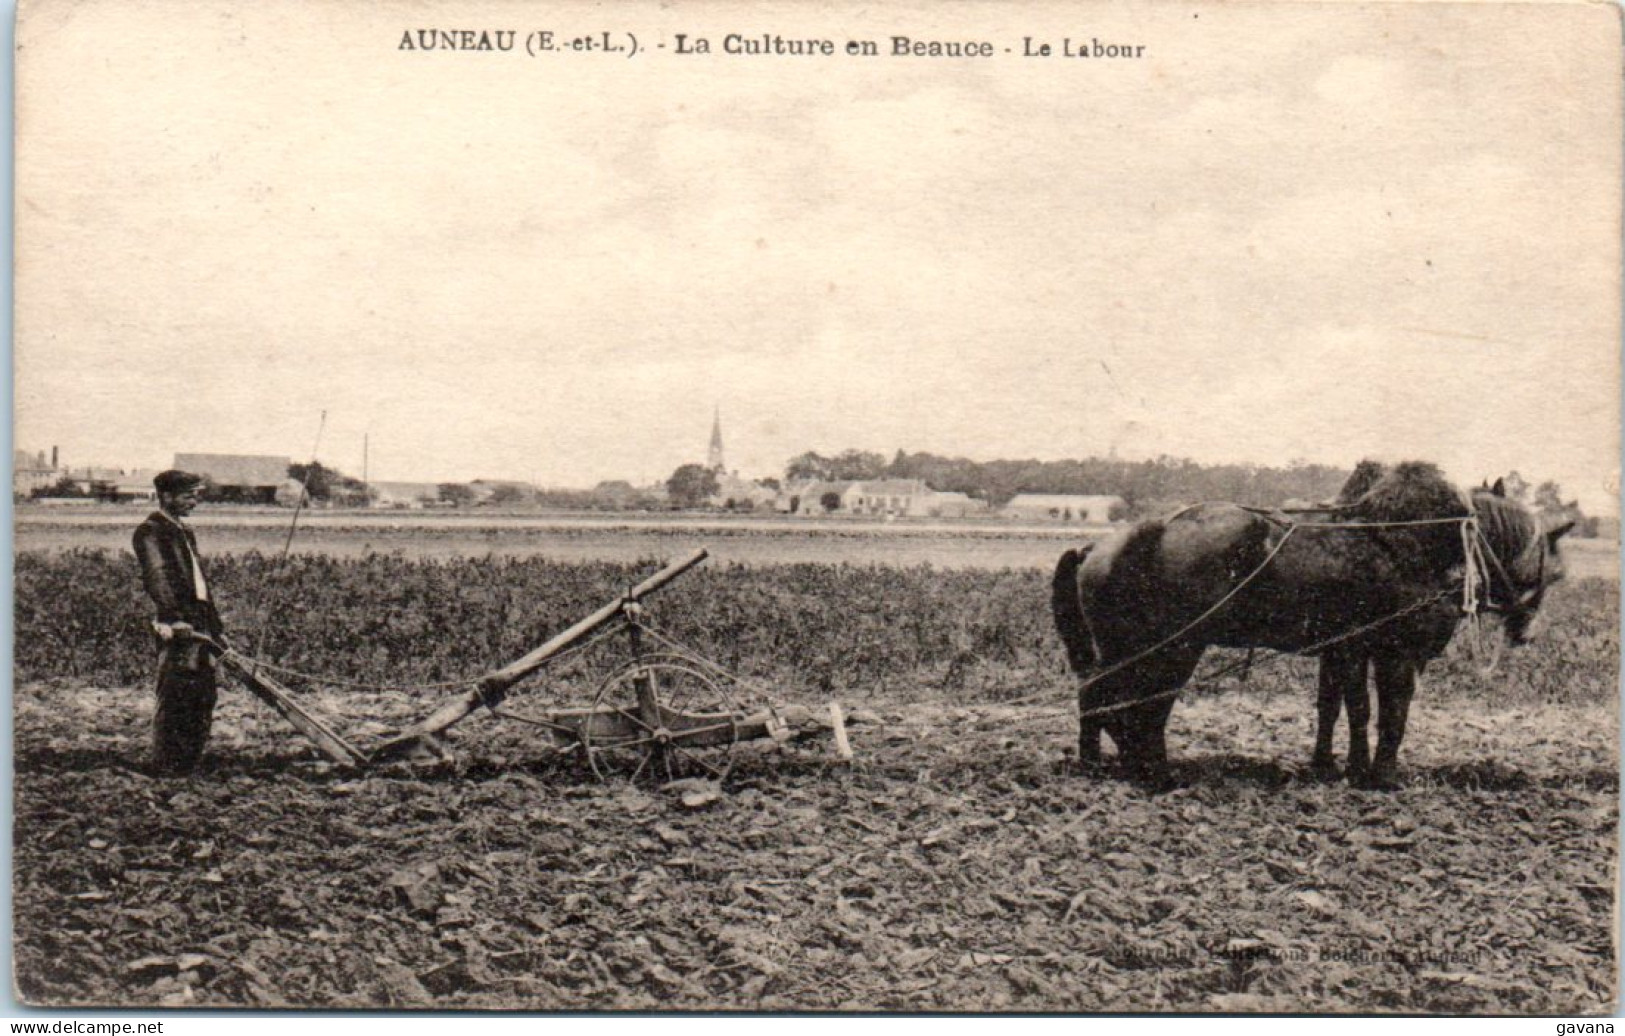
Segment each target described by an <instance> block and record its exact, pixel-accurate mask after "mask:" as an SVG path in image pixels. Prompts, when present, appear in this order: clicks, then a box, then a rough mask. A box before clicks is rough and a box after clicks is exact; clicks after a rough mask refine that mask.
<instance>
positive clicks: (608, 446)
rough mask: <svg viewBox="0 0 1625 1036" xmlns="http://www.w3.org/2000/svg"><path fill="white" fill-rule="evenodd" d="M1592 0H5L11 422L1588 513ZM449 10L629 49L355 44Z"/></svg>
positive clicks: (434, 457)
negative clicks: (803, 48) (8, 24)
mask: <svg viewBox="0 0 1625 1036" xmlns="http://www.w3.org/2000/svg"><path fill="white" fill-rule="evenodd" d="M1619 18H1620V16H1619V12H1618V11H1617V10H1616V9H1614V8H1612V7H1610V6H1607V5H1579V4H1575V5H1558V4H1532V5H1498V4H1482V5H1453V4H1419V3H1388V4H1381V3H1379V4H1369V5H1350V4H1341V3H1295V4H1247V3H1230V4H1225V5H1223V6H1210V5H1203V4H1181V3H1172V2H1169V3H1154V4H1136V3H1113V4H1099V5H1089V4H1070V3H1069V4H1064V5H1063V4H1054V5H1046V4H1038V3H1000V4H992V3H988V4H977V3H966V4H958V5H941V4H936V5H931V6H929V7H927V6H913V5H910V4H907V3H898V4H891V5H885V6H880V5H858V4H852V5H846V6H843V5H841V4H840V3H819V4H816V5H814V4H810V3H801V4H777V5H775V4H751V5H749V6H745V5H738V4H727V5H725V4H713V5H709V6H707V5H703V4H694V5H657V4H640V3H637V2H631V3H626V4H621V5H616V6H615V7H613V8H603V7H599V6H595V5H590V4H575V5H572V4H550V5H521V4H487V5H480V4H477V3H476V4H460V5H457V6H456V7H450V6H436V5H433V4H420V3H412V4H404V3H397V4H390V3H380V4H370V5H341V4H327V3H305V4H292V3H288V2H286V0H266V2H263V3H261V4H258V5H254V6H248V5H240V4H235V3H233V4H222V3H216V2H214V0H199V2H191V3H180V2H178V0H168V2H166V0H159V2H156V3H151V4H146V5H132V4H127V3H117V2H114V0H86V2H80V3H73V4H70V3H66V2H60V0H56V2H53V0H45V2H42V3H37V4H34V5H32V9H31V10H28V11H25V13H24V17H23V20H22V21H21V23H20V25H19V29H18V41H19V44H20V47H21V49H20V51H19V54H18V88H17V94H18V104H17V159H18V173H17V269H16V300H17V301H16V332H15V341H16V360H15V363H16V373H15V385H16V389H15V407H16V410H15V414H14V441H15V443H16V444H17V445H18V446H19V447H20V448H27V449H48V448H50V447H52V446H56V447H59V449H60V450H61V452H62V455H63V457H64V459H65V460H67V461H68V462H69V463H75V464H80V463H96V464H111V465H118V466H125V467H130V466H142V467H161V466H165V465H167V464H168V463H169V461H170V458H171V457H172V455H173V454H174V453H176V452H240V453H273V454H285V455H288V456H290V457H291V458H293V459H294V460H303V459H306V458H308V457H309V456H310V455H311V454H312V451H313V449H314V450H315V452H316V454H317V456H319V458H320V459H321V460H322V461H323V462H324V463H326V464H329V465H333V466H337V467H339V468H341V469H343V470H345V471H347V472H351V473H354V474H360V473H361V469H362V463H363V459H362V458H363V441H364V439H365V441H366V442H367V444H368V446H367V467H368V474H369V475H370V476H371V477H372V478H375V479H393V480H435V481H441V480H452V479H457V480H463V479H473V478H517V479H525V480H529V481H533V482H536V483H538V484H543V485H550V486H590V485H592V484H593V483H595V482H597V481H599V480H601V479H618V478H624V479H630V480H633V481H636V482H640V483H642V482H649V481H654V480H658V479H664V478H665V477H666V476H667V475H669V474H670V473H671V471H672V470H673V469H674V468H675V467H677V466H678V465H680V464H683V463H687V462H697V461H702V460H703V459H704V458H705V449H706V445H707V442H708V439H709V433H710V429H711V421H712V416H713V413H714V412H716V411H718V410H720V413H721V415H722V422H723V431H724V437H725V441H726V446H727V456H728V464H729V466H730V467H731V468H735V469H737V470H739V471H740V473H741V474H743V475H746V476H767V475H778V474H781V473H782V470H783V467H784V464H785V462H786V461H787V460H788V459H789V458H790V457H792V456H795V455H796V454H799V453H801V452H803V451H806V450H818V451H820V452H824V453H834V452H838V451H840V450H843V449H846V448H858V449H866V450H875V451H878V452H881V453H884V454H887V455H890V454H891V453H892V452H894V451H895V450H897V449H906V450H909V451H930V452H934V453H940V454H947V455H957V456H967V457H971V458H974V459H980V460H990V459H995V458H1001V457H1006V458H1011V457H1035V458H1040V459H1057V458H1064V457H1083V456H1104V455H1108V454H1115V455H1116V456H1119V457H1124V458H1129V459H1139V458H1148V457H1155V456H1159V455H1164V454H1166V455H1171V456H1179V457H1191V458H1194V459H1196V460H1199V461H1204V462H1226V463H1259V464H1285V463H1289V462H1291V461H1293V460H1300V459H1301V460H1308V461H1315V462H1321V463H1332V464H1341V465H1352V464H1353V463H1354V462H1356V461H1357V460H1359V459H1360V458H1362V457H1366V456H1374V457H1379V458H1384V459H1389V460H1397V459H1404V458H1408V457H1421V458H1427V459H1432V460H1435V461H1438V462H1439V463H1441V464H1443V465H1444V466H1445V468H1446V470H1447V471H1448V472H1449V473H1450V474H1452V475H1453V476H1455V477H1456V478H1458V479H1459V480H1461V481H1463V482H1472V483H1475V484H1476V483H1477V482H1478V480H1479V479H1480V478H1482V477H1486V476H1494V475H1497V474H1500V473H1504V472H1506V471H1510V470H1514V469H1515V470H1518V471H1520V472H1521V473H1522V474H1524V475H1525V476H1526V477H1528V478H1530V479H1531V480H1532V481H1539V480H1544V479H1556V480H1557V481H1559V482H1560V483H1561V484H1562V486H1563V488H1564V491H1565V493H1566V494H1567V495H1568V496H1572V497H1578V498H1579V499H1580V501H1581V503H1582V505H1583V506H1585V507H1586V509H1587V510H1588V511H1589V512H1591V513H1616V511H1617V503H1616V500H1617V495H1618V488H1617V487H1618V466H1619V328H1620V313H1619V306H1620V211H1619V204H1620V202H1619V188H1620V153H1621V146H1620V133H1621V124H1622V119H1621V106H1620V85H1619V75H1618V68H1619V53H1620V24H1619ZM470 27H472V28H503V29H509V28H512V29H515V30H516V31H518V32H519V35H520V38H521V40H522V39H523V38H524V36H525V35H526V33H528V32H529V31H531V30H535V29H544V28H546V29H552V30H554V31H557V32H559V33H561V34H562V35H563V36H569V35H574V34H579V33H588V32H594V33H596V32H602V31H612V32H614V33H616V34H617V39H619V38H621V37H623V36H624V35H625V34H628V33H630V34H632V35H634V36H635V37H636V38H637V40H638V41H639V46H640V53H639V54H638V55H636V56H633V57H625V56H622V55H615V56H608V55H604V54H574V53H572V54H568V55H562V54H550V55H543V56H541V57H532V56H530V55H528V54H524V53H521V52H518V51H515V52H510V53H495V54H483V53H446V52H435V53H423V52H404V51H402V50H400V49H399V48H398V43H399V40H400V38H401V34H402V32H403V31H405V30H407V29H412V30H416V29H419V28H470ZM679 32H681V33H685V34H687V35H689V36H690V37H700V36H703V37H707V38H709V39H710V40H711V41H712V44H713V47H714V48H720V46H721V40H722V38H723V36H724V35H725V34H726V33H729V32H740V33H744V34H747V35H760V34H761V33H764V32H769V33H781V34H783V35H786V36H817V37H827V38H830V39H833V40H836V41H838V43H839V42H844V41H845V40H847V39H853V38H866V39H875V40H878V41H880V42H881V49H882V50H883V51H889V44H888V42H887V41H888V38H889V37H890V36H892V35H894V34H906V35H910V36H911V37H914V38H922V39H925V38H942V39H966V38H973V39H985V40H988V41H990V42H992V43H993V44H994V45H995V48H996V53H995V55H994V56H993V57H991V58H986V59H957V60H955V59H929V58H895V57H891V56H881V57H874V58H848V57H845V56H837V57H834V58H778V57H762V56H756V57H746V56H728V55H722V54H713V55H710V56H678V55H676V54H673V53H671V47H672V46H673V41H674V38H675V34H676V33H679ZM1026 37H1031V38H1033V39H1034V40H1037V41H1048V42H1050V43H1051V44H1052V45H1053V46H1054V47H1055V49H1056V50H1057V51H1059V50H1060V49H1061V41H1062V40H1063V39H1065V38H1071V39H1072V40H1073V41H1074V42H1076V41H1079V40H1091V39H1095V38H1100V39H1102V40H1103V41H1110V40H1116V41H1120V42H1125V43H1134V44H1143V45H1144V46H1145V56H1144V57H1143V58H1141V59H1135V60H1123V59H1119V60H1117V61H1115V62H1114V61H1112V60H1110V59H1100V60H1097V59H1078V58H1064V57H1059V56H1052V57H1049V58H1027V57H1023V56H1022V54H1021V52H1022V49H1023V40H1024V38H1026ZM662 43H664V44H665V49H661V48H660V47H659V44H662ZM521 45H522V44H521ZM323 414H325V419H324V418H323ZM318 428H320V429H321V435H320V441H319V444H318V442H317V434H318Z"/></svg>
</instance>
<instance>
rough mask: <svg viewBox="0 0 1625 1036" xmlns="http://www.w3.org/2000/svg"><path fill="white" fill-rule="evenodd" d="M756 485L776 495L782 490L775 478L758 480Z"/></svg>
mask: <svg viewBox="0 0 1625 1036" xmlns="http://www.w3.org/2000/svg"><path fill="white" fill-rule="evenodd" d="M756 484H757V485H759V486H761V487H762V488H763V489H771V490H773V492H775V493H777V492H778V491H779V490H780V489H782V488H784V487H783V485H782V484H781V483H780V482H779V480H778V479H776V478H764V479H758V480H757V482H756Z"/></svg>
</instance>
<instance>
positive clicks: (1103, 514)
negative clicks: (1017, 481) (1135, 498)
mask: <svg viewBox="0 0 1625 1036" xmlns="http://www.w3.org/2000/svg"><path fill="white" fill-rule="evenodd" d="M1127 509H1128V505H1127V504H1126V503H1125V502H1124V501H1123V498H1122V497H1120V496H1080V495H1073V494H1069V493H1018V494H1016V495H1015V496H1014V497H1011V499H1010V502H1009V503H1007V504H1005V505H1004V509H1003V511H1002V512H1001V513H1003V514H1004V515H1005V516H1006V517H1010V518H1049V519H1054V520H1056V521H1063V522H1083V523H1085V524H1088V525H1105V524H1106V523H1107V522H1113V521H1117V520H1119V519H1120V518H1122V517H1123V513H1124V512H1125V511H1126V510H1127Z"/></svg>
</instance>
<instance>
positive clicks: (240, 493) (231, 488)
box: [174, 453, 290, 504]
mask: <svg viewBox="0 0 1625 1036" xmlns="http://www.w3.org/2000/svg"><path fill="white" fill-rule="evenodd" d="M289 466H290V461H289V460H288V458H287V457H274V456H267V455H261V454H238V453H177V454H175V464H174V467H176V468H179V469H180V470H181V471H190V472H192V473H193V474H195V475H202V476H203V477H204V478H206V479H208V481H209V485H210V494H211V496H213V497H214V498H215V499H218V500H223V501H227V502H231V503H243V504H274V503H276V498H277V490H278V489H280V488H281V486H282V483H283V482H285V481H287V478H288V468H289Z"/></svg>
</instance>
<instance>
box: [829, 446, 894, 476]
mask: <svg viewBox="0 0 1625 1036" xmlns="http://www.w3.org/2000/svg"><path fill="white" fill-rule="evenodd" d="M829 467H830V475H829V477H830V478H831V479H838V480H841V481H848V480H850V481H854V482H856V481H862V480H864V479H871V478H880V477H881V476H882V475H883V474H885V472H886V458H885V457H883V456H881V455H880V454H878V453H871V452H869V451H867V450H843V451H841V454H840V455H839V456H838V457H836V458H834V459H833V460H831V461H830V462H829Z"/></svg>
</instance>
